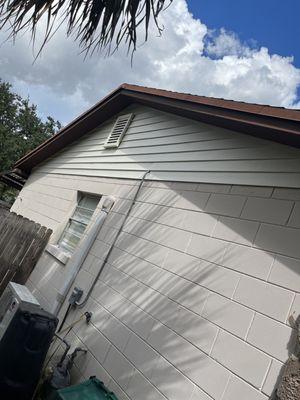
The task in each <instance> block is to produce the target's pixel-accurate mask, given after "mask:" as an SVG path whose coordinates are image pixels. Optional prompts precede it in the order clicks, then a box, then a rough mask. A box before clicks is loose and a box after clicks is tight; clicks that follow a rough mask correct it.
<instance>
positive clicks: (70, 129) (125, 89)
mask: <svg viewBox="0 0 300 400" xmlns="http://www.w3.org/2000/svg"><path fill="white" fill-rule="evenodd" d="M131 103H140V104H144V105H147V106H149V107H153V108H156V109H158V110H162V111H166V112H170V113H175V114H176V115H181V116H184V117H187V118H191V119H194V120H197V121H202V122H205V123H209V124H212V125H216V126H221V127H224V128H227V129H231V130H235V131H238V132H242V133H246V134H250V135H252V136H256V137H260V138H263V139H268V140H272V141H276V142H279V143H282V144H286V145H290V146H294V147H300V111H299V110H288V109H284V108H279V107H271V106H264V105H258V104H248V103H242V102H236V101H231V100H224V99H216V98H210V97H203V96H195V95H190V94H183V93H176V92H170V91H166V90H161V89H153V88H146V87H143V86H137V85H129V84H123V85H121V86H120V87H119V88H117V89H116V90H114V91H113V92H111V93H110V94H109V95H108V96H106V97H105V98H104V99H102V100H101V101H100V102H99V103H97V104H95V105H94V106H93V107H92V108H90V109H89V110H88V111H86V112H85V113H83V114H81V115H80V116H79V117H78V118H76V119H75V120H74V121H72V122H71V123H70V124H69V125H67V126H66V127H64V128H62V129H61V130H60V131H59V132H58V133H57V134H56V135H54V136H53V137H51V138H50V139H48V140H47V141H46V142H44V143H42V144H41V145H40V146H38V147H37V148H36V149H34V150H32V151H31V152H30V153H28V154H26V155H25V156H24V157H23V158H21V159H20V160H19V161H18V162H17V163H16V164H15V167H16V168H19V169H21V170H23V171H25V172H27V173H29V172H30V171H31V169H32V168H33V167H35V166H36V165H38V164H39V163H41V162H42V161H44V160H46V159H47V158H49V157H50V156H52V155H53V154H55V153H56V152H57V151H59V150H61V149H62V148H64V147H65V146H67V145H68V144H71V143H72V142H74V141H75V140H77V139H79V138H80V137H82V136H83V135H84V134H86V133H88V132H90V131H91V130H92V129H94V128H96V127H97V126H99V125H100V124H102V123H103V122H104V121H105V120H107V119H109V118H110V117H112V116H113V115H114V114H116V113H118V112H120V111H121V110H122V109H124V108H125V107H127V106H128V105H129V104H131Z"/></svg>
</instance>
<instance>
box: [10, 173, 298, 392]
mask: <svg viewBox="0 0 300 400" xmlns="http://www.w3.org/2000/svg"><path fill="white" fill-rule="evenodd" d="M136 184H137V182H136V181H126V180H114V179H103V178H102V179H101V178H82V177H80V179H77V178H74V177H69V176H65V177H62V176H55V175H52V176H42V175H41V176H38V175H36V176H35V177H34V179H33V178H32V180H31V181H29V182H28V184H27V185H26V186H25V188H24V189H23V191H22V192H21V194H20V198H22V200H20V199H19V200H18V201H17V203H16V205H15V206H14V208H15V211H17V212H19V213H21V214H23V215H25V216H27V217H30V218H32V219H35V220H38V222H41V221H40V220H39V218H40V217H39V215H42V217H41V218H48V219H49V221H53V220H55V222H52V223H53V228H54V229H58V227H59V226H60V224H62V221H64V218H65V216H61V214H60V213H56V210H55V207H56V204H60V202H59V201H58V200H57V203H56V199H59V198H61V197H62V200H64V201H65V202H68V201H69V203H65V202H64V201H63V202H62V204H61V205H60V207H63V206H66V209H64V210H63V212H62V213H63V214H65V213H66V212H67V211H68V210H69V208H70V207H71V203H72V199H73V198H74V195H75V193H76V191H77V190H81V191H88V192H92V193H99V194H104V195H105V194H113V195H115V196H116V197H117V202H116V204H115V206H114V209H113V212H112V213H111V215H110V216H109V218H108V219H107V221H106V223H105V226H104V227H103V228H102V230H101V232H100V234H99V236H98V238H97V240H96V242H95V244H94V245H93V247H92V249H91V252H90V254H89V256H88V257H87V259H86V261H85V263H84V265H83V268H82V270H81V272H80V274H79V276H78V278H77V281H76V285H77V286H81V287H83V288H88V287H89V285H90V284H91V282H92V280H93V278H94V277H95V275H96V274H97V271H98V269H99V266H100V264H101V260H102V259H103V258H104V256H105V254H106V252H107V250H108V248H109V246H110V244H111V242H112V240H113V238H114V237H115V235H116V233H117V229H118V227H119V226H120V223H121V221H122V218H124V213H125V212H126V209H127V207H129V204H130V199H131V198H132V196H133V194H134V191H135V190H136ZM45 192H47V195H46V196H45V197H39V196H38V193H45ZM29 198H30V200H27V199H29ZM35 201H36V203H35ZM50 209H51V210H52V213H51V215H50V214H49V213H48V210H50ZM299 210H300V190H297V189H288V188H271V187H247V186H230V185H210V184H197V183H195V184H191V183H189V184H185V183H180V182H146V183H145V184H144V187H143V188H142V190H141V192H140V195H139V197H138V202H137V204H136V205H135V207H134V209H133V211H132V214H131V216H130V218H129V219H128V221H127V222H126V224H125V227H124V230H123V232H122V233H121V235H120V236H119V238H118V240H117V243H116V246H115V247H114V249H113V252H112V253H111V255H110V257H109V262H108V263H107V264H106V266H105V269H104V271H103V273H102V275H101V276H100V279H99V281H98V282H97V285H96V287H95V289H94V291H93V293H92V296H91V298H90V300H89V302H88V304H87V306H86V308H85V309H83V310H78V311H76V312H73V313H72V315H70V317H69V319H68V322H71V321H73V320H76V319H77V318H78V317H79V315H80V314H81V313H82V311H86V310H88V311H92V312H93V319H92V322H91V324H90V325H89V326H87V325H86V324H85V323H84V322H81V323H79V324H77V325H76V326H75V327H74V329H73V330H72V331H71V333H70V335H69V339H70V340H71V341H72V343H73V345H74V346H76V345H78V344H79V345H81V346H86V348H87V349H88V354H87V355H86V356H81V357H80V358H79V359H78V360H77V362H76V366H75V368H74V371H73V374H74V376H73V378H74V381H79V380H83V379H86V378H88V377H89V376H90V375H97V376H98V377H99V378H100V379H102V380H103V381H104V382H105V383H106V384H107V385H108V387H109V388H110V389H111V390H113V391H114V392H115V393H116V395H117V396H118V397H119V399H120V400H121V399H126V400H140V399H143V400H144V399H145V400H152V399H153V400H156V399H157V400H159V399H168V400H181V399H183V398H184V399H187V400H212V399H214V400H240V399H243V400H264V399H268V398H269V396H270V395H271V393H272V392H273V390H274V387H275V386H276V382H277V380H278V377H279V376H280V373H281V372H282V367H283V363H284V362H285V361H286V360H287V358H288V357H289V355H290V354H291V353H292V351H293V349H294V345H295V330H294V329H293V328H292V327H291V325H290V321H289V317H290V316H291V315H294V316H295V317H297V316H298V314H299V313H300V294H299V292H300V246H299V243H300V212H299ZM46 223H47V221H46V220H45V224H46ZM47 257H50V258H51V256H50V255H48V256H47ZM48 261H49V263H45V262H44V261H43V262H42V263H39V265H38V267H37V268H36V269H35V271H34V272H33V274H32V275H31V277H30V280H29V281H28V285H29V287H30V288H31V289H32V290H33V291H34V293H35V294H36V295H37V297H39V296H40V298H42V301H43V304H45V306H47V305H48V306H49V307H50V306H51V303H52V301H53V299H54V298H55V292H56V290H57V289H58V288H59V285H60V284H61V280H62V279H63V276H64V268H65V267H63V266H61V265H56V266H55V267H53V269H54V270H55V271H54V273H52V272H53V271H51V268H50V269H49V265H50V264H51V263H50V259H49V260H48Z"/></svg>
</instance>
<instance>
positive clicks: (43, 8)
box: [0, 0, 173, 54]
mask: <svg viewBox="0 0 300 400" xmlns="http://www.w3.org/2000/svg"><path fill="white" fill-rule="evenodd" d="M172 1H173V0H0V30H2V29H4V28H5V27H8V29H9V32H10V33H9V35H10V36H11V37H13V38H15V37H16V36H17V35H18V34H19V33H20V32H22V31H24V30H28V29H30V30H31V34H32V39H33V41H35V38H36V30H37V28H38V26H39V23H40V22H41V20H42V18H43V19H45V20H46V31H45V32H46V33H45V38H44V41H43V44H42V47H43V46H44V45H45V44H46V43H47V41H48V40H49V38H50V37H51V36H52V34H53V30H57V26H56V25H57V23H56V21H57V19H59V20H60V23H59V25H58V26H61V25H65V24H66V25H67V36H70V35H74V36H75V39H76V40H77V41H78V42H79V45H80V47H81V48H82V49H83V51H86V52H87V54H89V53H91V52H93V51H95V50H98V49H106V50H107V52H108V53H109V54H110V53H111V52H112V51H115V50H116V49H118V48H119V46H120V44H121V43H123V42H125V43H126V44H127V46H128V51H135V50H136V46H137V40H138V34H140V30H139V27H140V26H141V25H142V24H144V30H145V40H147V38H148V31H149V24H150V20H151V19H153V20H154V23H155V25H156V27H157V29H158V31H159V32H161V28H160V26H159V24H158V16H159V14H160V13H161V12H162V11H163V10H164V9H165V8H166V7H168V6H169V5H170V4H171V3H172Z"/></svg>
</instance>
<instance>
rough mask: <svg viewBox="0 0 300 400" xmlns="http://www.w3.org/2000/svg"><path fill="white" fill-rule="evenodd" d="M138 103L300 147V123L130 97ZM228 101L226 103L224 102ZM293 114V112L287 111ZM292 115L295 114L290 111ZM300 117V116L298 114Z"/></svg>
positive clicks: (147, 97) (155, 97)
mask: <svg viewBox="0 0 300 400" xmlns="http://www.w3.org/2000/svg"><path fill="white" fill-rule="evenodd" d="M126 95H127V96H132V97H133V98H134V99H135V101H136V102H138V103H141V104H144V105H148V106H150V107H153V108H156V109H158V110H161V111H166V112H170V113H176V115H181V116H183V117H187V118H191V119H194V120H198V121H201V122H205V123H208V124H212V125H216V126H220V127H223V128H227V129H231V130H234V131H237V132H241V133H246V134H250V135H252V136H256V137H259V138H263V139H267V140H272V141H275V142H278V143H282V144H286V145H289V146H293V147H300V120H299V122H298V121H297V120H295V119H293V120H289V119H287V118H281V117H273V116H272V117H270V116H266V115H263V114H261V113H259V114H255V113H254V112H253V111H252V110H251V112H245V111H242V112H241V111H239V110H235V109H227V108H225V107H224V106H222V107H217V106H213V107H212V106H208V105H204V104H195V103H191V102H186V101H182V100H180V99H176V100H174V99H171V100H169V99H168V98H165V97H164V98H160V97H157V96H152V98H151V99H149V95H147V94H144V93H139V94H136V93H132V92H131V93H130V92H128V93H127V94H126ZM225 101H226V100H225ZM287 111H290V110H287ZM291 111H293V110H291ZM299 114H300V112H299Z"/></svg>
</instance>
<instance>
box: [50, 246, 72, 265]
mask: <svg viewBox="0 0 300 400" xmlns="http://www.w3.org/2000/svg"><path fill="white" fill-rule="evenodd" d="M46 251H47V253H49V254H51V256H53V257H54V258H56V259H57V260H58V261H59V262H61V263H62V264H64V265H66V264H67V262H68V261H69V259H70V258H71V256H70V254H67V253H66V252H64V251H63V250H61V249H60V248H59V247H58V246H57V245H55V244H48V246H47V247H46Z"/></svg>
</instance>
